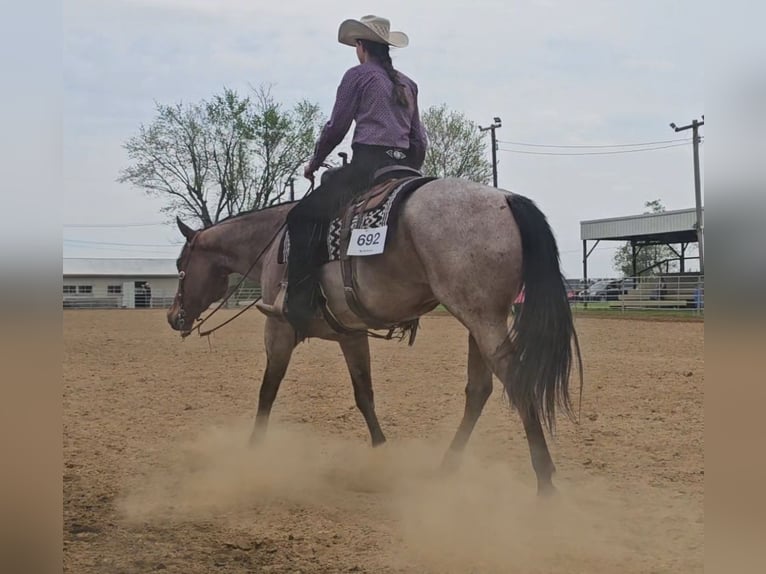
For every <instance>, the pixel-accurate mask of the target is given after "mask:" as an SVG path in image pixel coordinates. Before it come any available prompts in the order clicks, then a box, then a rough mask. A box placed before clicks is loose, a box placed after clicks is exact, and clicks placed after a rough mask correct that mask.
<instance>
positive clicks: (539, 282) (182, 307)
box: [167, 178, 582, 495]
mask: <svg viewBox="0 0 766 574" xmlns="http://www.w3.org/2000/svg"><path fill="white" fill-rule="evenodd" d="M293 205H294V203H285V204H280V205H276V206H272V207H267V208H264V209H260V210H253V211H250V212H245V213H242V214H239V215H235V216H232V217H230V218H227V219H224V220H222V221H220V222H218V223H216V224H214V225H212V226H210V227H207V228H205V229H202V230H195V229H192V228H191V227H189V226H188V225H186V224H185V223H183V222H182V221H181V220H180V219H178V218H177V225H178V228H179V230H180V232H181V233H182V234H183V236H184V237H185V239H186V243H185V244H184V246H183V248H182V250H181V253H180V256H179V257H178V259H177V268H178V272H179V281H178V291H177V294H176V296H175V298H174V300H173V303H172V305H171V307H170V308H169V310H168V312H167V320H168V322H169V324H170V326H171V328H172V329H174V330H176V331H180V332H181V335H182V336H187V335H188V334H189V333H190V332H191V331H192V325H193V324H194V322H195V321H198V320H199V318H200V316H201V314H202V313H203V311H204V310H206V309H207V308H208V307H209V306H210V305H211V304H212V303H213V302H215V301H219V300H221V299H222V298H223V297H225V294H226V292H227V289H228V288H229V276H230V274H232V273H238V274H240V275H243V276H247V277H250V278H251V279H253V280H254V281H255V282H257V283H259V284H260V286H261V297H262V300H263V301H264V302H273V301H274V300H275V298H276V297H277V296H278V294H279V291H280V288H281V285H280V282H281V281H282V279H283V277H284V276H285V267H284V263H283V262H280V258H279V251H280V242H279V241H275V238H276V237H278V236H281V235H280V233H281V230H282V229H283V227H284V222H285V219H286V216H287V213H288V212H289V210H290V209H291V208H292V207H293ZM386 241H387V243H386V247H385V250H384V251H383V253H380V254H377V255H374V256H366V257H358V258H357V260H356V261H355V264H356V274H357V276H356V280H357V286H358V298H359V301H360V303H361V304H362V305H363V306H364V307H365V308H366V309H368V310H369V311H370V312H371V313H372V314H374V315H375V317H377V318H379V319H381V320H383V321H387V322H389V323H390V324H404V323H407V322H411V321H416V320H417V319H418V318H420V317H421V316H422V315H424V314H425V313H428V312H430V311H432V310H434V309H435V308H436V307H437V306H438V305H442V306H443V307H444V308H446V310H447V311H448V312H449V313H451V314H452V315H453V316H454V317H455V318H457V320H458V321H459V322H460V323H462V324H463V326H465V327H466V329H467V330H468V377H467V384H466V387H465V410H464V413H463V417H462V420H461V422H460V424H459V426H458V429H457V432H456V433H455V435H454V438H453V439H452V441H451V443H450V445H449V448H448V449H447V451H446V453H445V455H444V458H443V461H442V466H443V467H444V468H447V469H454V468H455V467H456V466H457V465H458V464H459V460H460V455H461V453H462V451H463V449H464V448H465V446H466V444H467V442H468V440H469V438H470V436H471V433H472V431H473V429H474V427H475V425H476V422H477V420H478V419H479V417H480V415H481V412H482V410H483V408H484V405H485V404H486V402H487V399H488V398H489V396H490V394H491V393H492V390H493V375H494V376H496V377H497V378H498V379H499V380H500V381H501V383H502V385H503V390H504V393H505V394H506V395H507V398H508V399H509V402H510V404H511V405H512V407H514V408H515V409H516V410H517V412H518V413H519V415H520V418H521V420H522V423H523V426H524V430H525V432H526V437H527V441H528V446H529V450H530V455H531V462H532V467H533V469H534V471H535V475H536V478H537V492H538V495H548V494H551V493H554V492H556V489H555V487H554V485H553V481H552V476H553V474H554V472H555V470H556V469H555V465H554V463H553V460H552V458H551V455H550V452H549V450H548V445H547V443H546V439H545V433H544V431H543V424H545V426H546V428H547V429H548V431H549V432H553V430H554V427H555V419H556V416H557V409H558V411H559V412H561V411H563V412H564V413H566V414H567V415H568V416H569V417H570V418H574V415H573V413H572V402H571V399H570V391H569V378H570V372H571V369H572V367H573V364H574V359H575V357H576V359H577V365H578V368H579V373H580V392H582V359H581V356H580V349H579V344H578V342H577V333H576V331H575V327H574V322H573V318H572V313H571V309H570V306H569V301H568V299H567V290H566V287H565V283H564V279H563V276H562V274H561V270H560V261H559V253H558V247H557V243H556V239H555V237H554V235H553V232H552V230H551V228H550V226H549V224H548V222H547V219H546V217H545V215H544V214H543V213H542V212H541V211H540V209H539V208H538V207H537V206H536V205H535V203H534V202H533V201H532V200H530V199H529V198H527V197H525V196H523V195H519V194H515V193H511V192H509V191H507V190H503V189H498V188H494V187H489V186H486V185H483V184H479V183H475V182H471V181H467V180H463V179H456V178H443V179H434V180H431V181H429V182H428V183H425V184H424V185H422V186H421V187H419V188H418V189H417V190H416V191H414V192H413V193H411V195H409V196H408V197H407V198H406V200H405V201H404V202H403V203H402V205H401V207H400V212H399V218H398V223H397V224H396V226H395V227H394V229H393V231H390V232H389V235H388V238H387V240H386ZM255 253H259V256H258V257H257V258H256V257H255V255H254V254H255ZM319 279H320V284H321V288H322V293H323V295H324V297H325V299H326V305H327V309H328V310H330V311H331V312H332V315H333V316H334V317H336V318H337V319H338V320H339V321H340V323H342V324H343V325H344V326H347V327H350V328H349V329H344V330H343V332H339V330H338V329H337V328H333V327H332V326H331V324H330V323H329V322H328V320H327V319H326V317H325V316H322V315H320V314H317V316H316V317H315V318H314V319H312V322H311V324H310V325H309V328H308V331H307V335H308V337H315V338H321V339H326V340H332V341H336V342H337V343H338V344H339V345H340V348H341V351H342V353H343V356H344V358H345V361H346V364H347V367H348V371H349V374H350V375H351V383H352V385H353V392H354V399H355V402H356V406H357V407H358V409H359V411H360V412H361V414H362V416H363V417H364V420H365V422H366V424H367V428H368V430H369V433H370V438H371V442H372V446H373V447H375V446H378V445H381V444H383V443H384V442H385V441H386V437H385V435H384V433H383V431H382V429H381V426H380V423H379V421H378V417H377V414H376V411H375V403H374V398H373V388H372V378H371V374H370V347H369V335H368V334H369V331H368V330H367V327H368V325H366V324H365V323H364V322H362V321H361V319H360V318H359V316H358V315H357V314H355V313H354V312H353V311H352V309H351V308H350V306H349V304H348V303H347V301H346V297H345V296H344V283H343V278H342V271H341V267H340V262H339V261H332V262H329V263H326V264H324V265H323V266H322V268H321V271H320V277H319ZM522 287H523V288H524V293H525V296H524V303H523V305H522V306H521V309H520V311H519V312H518V313H513V314H511V307H512V305H513V303H514V300H515V299H516V297H517V296H518V294H519V293H520V291H521V289H522ZM287 304H288V305H289V300H288V302H287ZM264 340H265V351H266V358H267V362H266V369H265V372H264V374H263V379H262V383H261V386H260V392H259V397H258V405H257V411H256V416H255V424H254V427H253V431H252V434H251V436H250V441H251V444H256V443H258V442H259V441H260V440H262V438H263V436H264V435H265V432H266V429H267V426H268V420H269V414H270V412H271V409H272V406H273V404H274V401H275V399H276V396H277V392H278V390H279V386H280V383H281V382H282V379H283V377H284V375H285V371H286V370H287V366H288V364H289V362H290V358H291V355H292V353H293V350H294V348H295V347H296V346H297V345H298V344H299V343H300V341H298V340H297V339H296V333H295V331H294V329H293V328H292V326H291V325H290V323H289V322H288V321H287V320H286V319H282V318H279V317H274V316H268V315H267V318H266V322H265V328H264Z"/></svg>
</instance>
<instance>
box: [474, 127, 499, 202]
mask: <svg viewBox="0 0 766 574" xmlns="http://www.w3.org/2000/svg"><path fill="white" fill-rule="evenodd" d="M501 127H503V122H502V121H501V120H500V118H498V117H494V118H492V125H489V126H487V127H486V128H483V127H481V126H479V131H482V132H486V131H487V130H490V134H491V136H492V185H494V186H495V187H497V139H496V138H495V130H496V129H497V128H501Z"/></svg>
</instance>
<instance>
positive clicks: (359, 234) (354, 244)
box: [348, 225, 388, 255]
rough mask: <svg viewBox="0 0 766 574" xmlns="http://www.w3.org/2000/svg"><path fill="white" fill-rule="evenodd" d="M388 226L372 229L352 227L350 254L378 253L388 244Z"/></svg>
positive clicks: (349, 245) (349, 244)
mask: <svg viewBox="0 0 766 574" xmlns="http://www.w3.org/2000/svg"><path fill="white" fill-rule="evenodd" d="M387 232H388V226H387V225H384V226H383V227H373V228H370V229H352V230H351V240H350V241H349V243H348V254H349V255H378V254H379V253H383V249H384V248H385V246H386V233H387Z"/></svg>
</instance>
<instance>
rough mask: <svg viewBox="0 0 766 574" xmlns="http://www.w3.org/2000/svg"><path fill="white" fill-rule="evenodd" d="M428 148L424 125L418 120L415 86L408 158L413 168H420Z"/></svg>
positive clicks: (418, 112)
mask: <svg viewBox="0 0 766 574" xmlns="http://www.w3.org/2000/svg"><path fill="white" fill-rule="evenodd" d="M427 148H428V136H427V134H426V130H425V127H423V123H422V122H421V121H420V111H419V110H418V99H417V88H415V110H414V111H413V113H412V123H411V125H410V150H409V156H410V157H409V159H410V161H411V162H412V166H413V167H414V168H415V169H420V168H421V167H422V166H423V162H424V161H425V159H426V149H427Z"/></svg>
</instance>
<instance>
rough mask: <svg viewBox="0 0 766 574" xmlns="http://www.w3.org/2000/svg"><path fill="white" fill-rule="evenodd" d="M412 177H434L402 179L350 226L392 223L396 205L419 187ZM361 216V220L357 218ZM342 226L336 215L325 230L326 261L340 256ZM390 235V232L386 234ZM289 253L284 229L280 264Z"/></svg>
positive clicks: (419, 180) (428, 179)
mask: <svg viewBox="0 0 766 574" xmlns="http://www.w3.org/2000/svg"><path fill="white" fill-rule="evenodd" d="M413 179H414V180H416V181H417V182H418V183H419V184H420V185H422V184H424V183H426V182H427V181H431V180H433V179H434V178H408V179H405V180H402V182H401V183H400V184H399V185H397V187H396V188H395V189H394V190H393V191H392V192H391V193H390V194H389V195H388V197H387V198H386V200H385V201H384V202H383V203H381V204H380V205H379V206H378V207H375V208H374V209H371V210H369V211H365V212H364V213H362V214H357V215H355V216H354V218H353V219H352V220H351V228H352V229H354V228H363V229H370V228H375V227H383V226H385V225H391V226H393V224H394V218H395V217H396V214H397V213H398V209H397V208H398V207H399V205H400V204H401V201H402V200H403V199H404V198H405V197H406V196H407V195H408V194H409V193H410V192H412V191H414V190H415V189H417V188H418V187H420V185H411V184H413V183H414V182H413ZM344 212H345V210H344ZM360 217H361V218H362V220H361V222H360V221H359V218H360ZM342 227H343V214H341V215H340V216H338V217H336V218H335V219H333V220H332V221H331V222H330V225H329V227H328V231H327V237H326V238H325V244H326V248H327V258H326V262H330V261H338V260H340V257H341V228H342ZM388 236H389V237H390V236H391V233H389V235H388ZM289 253H290V234H289V232H288V231H287V229H285V232H284V234H283V235H282V241H281V245H280V249H279V256H278V261H279V263H280V264H284V263H285V262H286V261H287V258H288V256H289Z"/></svg>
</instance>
